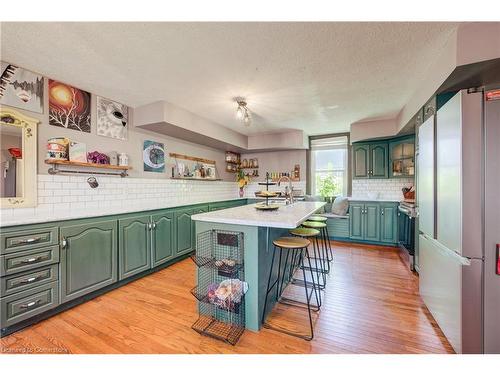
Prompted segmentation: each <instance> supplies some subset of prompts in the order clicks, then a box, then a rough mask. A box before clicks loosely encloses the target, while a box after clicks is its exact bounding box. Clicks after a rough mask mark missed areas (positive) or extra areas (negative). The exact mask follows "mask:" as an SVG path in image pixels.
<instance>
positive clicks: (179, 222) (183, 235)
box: [174, 208, 194, 256]
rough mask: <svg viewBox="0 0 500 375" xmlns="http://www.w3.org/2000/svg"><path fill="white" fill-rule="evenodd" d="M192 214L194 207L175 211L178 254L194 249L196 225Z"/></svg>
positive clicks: (176, 248) (176, 249)
mask: <svg viewBox="0 0 500 375" xmlns="http://www.w3.org/2000/svg"><path fill="white" fill-rule="evenodd" d="M192 214H193V209H192V208H186V209H182V210H178V211H175V214H174V218H175V236H176V238H177V243H176V247H175V254H176V256H177V255H183V254H187V253H190V252H191V251H193V249H194V247H193V237H194V227H193V223H192V222H191V215H192Z"/></svg>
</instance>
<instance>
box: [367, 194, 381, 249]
mask: <svg viewBox="0 0 500 375" xmlns="http://www.w3.org/2000/svg"><path fill="white" fill-rule="evenodd" d="M364 222H365V233H364V239H365V240H366V241H374V242H378V241H380V206H379V204H378V203H366V204H365V214H364Z"/></svg>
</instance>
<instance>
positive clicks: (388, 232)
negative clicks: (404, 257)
mask: <svg viewBox="0 0 500 375" xmlns="http://www.w3.org/2000/svg"><path fill="white" fill-rule="evenodd" d="M397 208H398V203H397V202H369V201H366V202H359V201H352V202H350V203H349V239H350V240H351V241H366V242H370V243H381V244H391V245H393V244H395V243H397V233H398V230H397V225H398V223H397Z"/></svg>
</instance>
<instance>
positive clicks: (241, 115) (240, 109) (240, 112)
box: [236, 104, 243, 120]
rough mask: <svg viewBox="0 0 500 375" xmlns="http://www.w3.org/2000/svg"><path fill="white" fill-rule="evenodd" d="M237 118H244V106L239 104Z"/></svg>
mask: <svg viewBox="0 0 500 375" xmlns="http://www.w3.org/2000/svg"><path fill="white" fill-rule="evenodd" d="M236 118H237V119H239V120H241V119H242V118H243V107H242V106H241V104H238V109H237V110H236Z"/></svg>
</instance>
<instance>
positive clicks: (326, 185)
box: [318, 175, 339, 203]
mask: <svg viewBox="0 0 500 375" xmlns="http://www.w3.org/2000/svg"><path fill="white" fill-rule="evenodd" d="M318 187H319V195H321V196H322V197H323V198H324V199H325V201H327V202H328V203H332V201H333V199H334V196H335V193H336V192H337V191H338V189H339V183H338V182H337V180H336V178H335V177H334V176H331V175H330V176H326V177H325V178H323V179H319V181H318Z"/></svg>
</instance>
